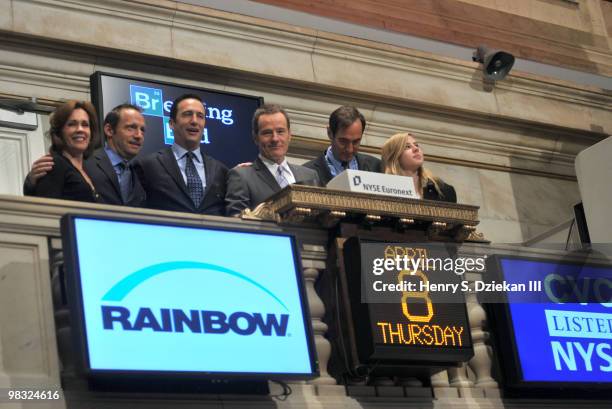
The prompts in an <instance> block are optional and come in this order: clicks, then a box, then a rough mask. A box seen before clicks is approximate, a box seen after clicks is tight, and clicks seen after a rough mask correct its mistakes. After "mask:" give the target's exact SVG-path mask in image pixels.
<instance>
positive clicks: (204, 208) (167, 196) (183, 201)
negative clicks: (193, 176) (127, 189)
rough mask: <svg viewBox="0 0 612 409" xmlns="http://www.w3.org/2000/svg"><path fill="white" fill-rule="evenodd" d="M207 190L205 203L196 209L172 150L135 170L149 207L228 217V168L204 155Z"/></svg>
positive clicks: (138, 163)
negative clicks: (226, 181) (226, 206)
mask: <svg viewBox="0 0 612 409" xmlns="http://www.w3.org/2000/svg"><path fill="white" fill-rule="evenodd" d="M202 159H203V160H204V173H205V176H206V189H205V190H204V199H203V200H202V203H201V204H200V206H199V207H197V208H196V207H195V205H194V204H193V201H192V200H191V197H189V192H188V191H187V185H186V184H185V181H184V180H183V175H181V171H180V169H179V167H178V163H177V162H176V159H175V158H174V153H173V152H172V149H171V148H170V147H167V148H164V149H162V150H160V151H158V152H156V153H153V154H151V155H148V156H147V157H145V158H141V159H137V160H136V161H135V162H134V166H133V169H134V170H135V173H136V175H138V178H139V179H140V183H141V184H142V186H143V188H144V190H145V192H146V196H147V201H146V204H147V207H149V208H152V209H160V210H172V211H175V212H189V213H204V214H212V215H219V216H223V215H225V202H224V199H225V179H226V177H227V167H226V166H225V165H224V164H222V163H221V162H219V161H218V160H216V159H213V158H211V157H210V156H207V155H205V154H204V152H203V151H202Z"/></svg>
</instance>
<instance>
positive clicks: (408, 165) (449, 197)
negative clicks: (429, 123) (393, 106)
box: [381, 132, 457, 203]
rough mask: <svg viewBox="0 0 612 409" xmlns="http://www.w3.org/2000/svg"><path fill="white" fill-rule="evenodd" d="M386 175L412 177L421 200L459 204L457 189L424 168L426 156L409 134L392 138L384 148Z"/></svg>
mask: <svg viewBox="0 0 612 409" xmlns="http://www.w3.org/2000/svg"><path fill="white" fill-rule="evenodd" d="M381 156H382V168H383V172H384V173H389V174H392V175H401V176H410V177H412V179H413V181H414V187H415V188H416V191H417V193H418V194H419V196H420V197H421V199H428V200H443V201H445V202H453V203H457V194H456V193H455V189H454V188H453V187H452V186H451V185H449V184H446V183H444V182H443V181H442V179H440V178H438V177H436V176H434V175H433V174H432V173H431V172H430V171H429V170H427V169H425V167H423V162H424V160H425V156H424V155H423V149H422V148H421V147H420V146H419V144H418V142H417V141H416V140H415V139H414V136H413V135H412V134H410V133H408V132H404V133H398V134H395V135H393V136H392V137H390V138H389V139H388V140H387V141H386V142H385V144H384V145H383V147H382V155H381Z"/></svg>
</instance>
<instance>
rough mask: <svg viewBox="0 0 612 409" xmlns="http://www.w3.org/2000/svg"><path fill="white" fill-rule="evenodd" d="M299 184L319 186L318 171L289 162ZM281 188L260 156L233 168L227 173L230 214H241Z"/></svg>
mask: <svg viewBox="0 0 612 409" xmlns="http://www.w3.org/2000/svg"><path fill="white" fill-rule="evenodd" d="M289 167H290V168H291V172H292V173H293V176H294V177H295V182H296V183H297V184H304V185H311V186H319V185H320V183H319V178H318V177H317V173H316V172H315V171H313V170H312V169H308V168H305V167H304V166H298V165H292V164H289ZM279 190H281V187H280V185H279V184H278V182H277V181H276V178H275V177H274V176H273V175H272V174H271V173H270V171H269V170H268V168H267V167H266V165H265V164H264V163H263V162H262V160H261V159H260V158H257V160H256V161H255V162H253V165H251V166H245V167H241V168H233V169H231V170H230V171H229V172H228V175H227V193H226V195H225V205H226V212H227V215H228V216H233V215H236V214H239V213H240V212H241V211H242V210H244V209H247V208H250V209H252V208H254V207H256V206H257V205H258V204H260V203H262V202H263V201H265V200H266V199H267V198H269V197H270V196H272V195H273V194H274V193H276V192H278V191H279Z"/></svg>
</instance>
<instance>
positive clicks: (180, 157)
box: [172, 144, 206, 190]
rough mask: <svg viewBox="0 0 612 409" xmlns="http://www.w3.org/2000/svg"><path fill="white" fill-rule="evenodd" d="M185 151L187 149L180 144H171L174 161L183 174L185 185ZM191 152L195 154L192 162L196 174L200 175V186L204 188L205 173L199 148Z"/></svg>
mask: <svg viewBox="0 0 612 409" xmlns="http://www.w3.org/2000/svg"><path fill="white" fill-rule="evenodd" d="M187 152H188V151H187V149H185V148H183V147H182V146H179V145H177V144H174V145H172V153H173V154H174V158H175V159H176V163H177V164H178V167H179V170H180V171H181V175H183V181H184V182H185V185H187V175H186V174H185V167H186V166H187V157H186V156H185V155H186V154H187ZM191 152H193V154H194V156H195V157H194V159H193V164H194V165H195V168H196V171H197V172H198V176H200V180H201V181H202V188H203V189H204V190H206V174H205V172H204V159H203V158H202V152H201V151H200V149H196V150H194V151H191Z"/></svg>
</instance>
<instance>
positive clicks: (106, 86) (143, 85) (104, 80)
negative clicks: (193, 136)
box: [90, 72, 263, 168]
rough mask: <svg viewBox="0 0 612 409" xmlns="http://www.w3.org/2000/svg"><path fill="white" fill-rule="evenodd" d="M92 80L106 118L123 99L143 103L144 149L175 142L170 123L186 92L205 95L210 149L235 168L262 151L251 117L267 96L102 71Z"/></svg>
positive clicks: (207, 149)
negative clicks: (176, 103)
mask: <svg viewBox="0 0 612 409" xmlns="http://www.w3.org/2000/svg"><path fill="white" fill-rule="evenodd" d="M90 80H91V90H92V100H93V103H94V105H95V106H96V109H97V110H98V114H99V115H100V124H102V122H103V119H104V116H105V115H106V114H107V113H108V112H109V111H110V110H112V109H113V108H114V107H115V106H117V105H120V104H125V103H131V104H133V105H137V106H139V107H141V108H142V110H143V112H142V114H143V116H144V118H145V123H146V132H145V143H144V147H143V148H142V151H141V153H140V155H146V154H148V153H153V152H157V151H159V150H160V149H162V148H164V147H165V146H169V145H172V144H173V142H174V135H173V133H172V129H171V128H170V109H171V108H172V102H173V101H174V99H175V98H177V97H179V96H181V95H183V94H196V95H198V96H200V97H201V98H202V101H204V104H205V110H206V124H205V128H204V132H203V135H202V142H201V143H202V146H203V147H204V150H205V152H206V153H207V154H209V155H211V156H212V157H214V158H215V159H218V160H220V161H221V162H223V163H225V164H226V165H227V166H228V167H229V168H232V167H234V166H235V165H236V164H238V163H242V162H251V161H253V160H254V159H255V158H256V157H257V153H258V149H257V146H256V145H255V144H254V143H253V138H252V133H251V119H252V117H253V113H254V112H255V110H256V109H257V108H258V107H259V106H260V105H262V104H263V99H262V98H261V97H258V96H250V95H242V94H236V93H231V92H223V91H215V90H210V89H202V88H194V87H189V86H184V85H177V84H169V83H164V82H159V81H149V80H146V79H138V78H130V77H123V76H118V75H115V74H107V73H102V72H96V73H94V74H93V75H92V76H91V78H90Z"/></svg>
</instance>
